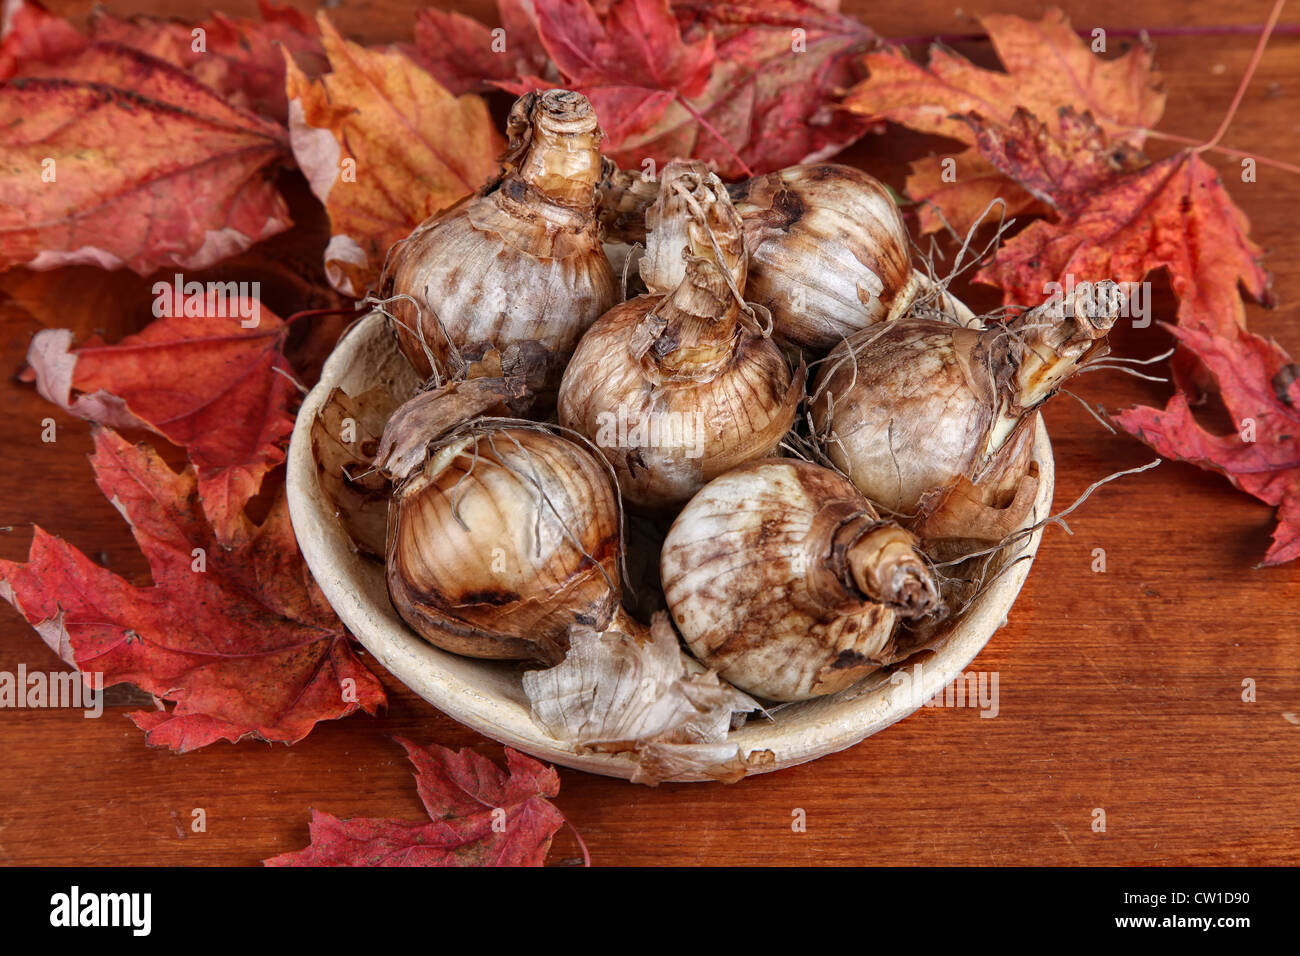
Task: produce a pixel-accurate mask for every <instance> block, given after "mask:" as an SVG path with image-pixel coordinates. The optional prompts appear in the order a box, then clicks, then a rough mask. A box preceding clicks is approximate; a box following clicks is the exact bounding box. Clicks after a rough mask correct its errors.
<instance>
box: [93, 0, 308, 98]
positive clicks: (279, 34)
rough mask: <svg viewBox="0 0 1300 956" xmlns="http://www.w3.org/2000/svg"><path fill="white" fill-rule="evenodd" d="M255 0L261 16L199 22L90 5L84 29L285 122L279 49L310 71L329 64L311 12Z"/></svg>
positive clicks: (219, 16) (217, 14) (216, 15)
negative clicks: (116, 11)
mask: <svg viewBox="0 0 1300 956" xmlns="http://www.w3.org/2000/svg"><path fill="white" fill-rule="evenodd" d="M257 5H258V9H259V10H260V12H261V19H260V20H251V19H246V18H243V17H229V16H226V15H225V14H223V13H220V12H214V13H213V14H212V16H211V17H210V18H209V19H207V20H202V21H199V22H197V23H188V22H183V21H180V20H160V19H158V18H156V17H148V16H133V17H130V18H125V19H124V18H122V17H118V16H116V15H114V14H113V13H110V12H109V11H107V10H104V9H102V8H96V9H95V10H94V11H93V13H92V14H91V18H90V36H91V37H92V38H93V39H95V40H99V41H103V42H109V43H118V44H121V45H123V46H128V47H133V48H134V49H137V50H140V51H142V52H145V53H148V54H151V55H152V56H156V57H158V58H159V59H161V60H166V61H167V62H168V63H171V64H173V65H175V66H178V67H181V68H183V69H185V70H187V71H188V72H190V73H192V74H193V75H194V76H195V77H196V78H197V79H198V80H200V81H201V82H203V83H205V84H206V85H207V86H209V87H211V88H212V89H214V90H216V91H217V92H218V93H220V94H221V95H223V96H224V97H226V99H227V101H228V102H229V103H231V104H232V105H234V106H242V107H245V108H248V109H252V110H255V111H256V112H259V113H263V114H265V115H267V116H271V117H273V118H274V119H276V120H277V121H279V122H280V123H285V122H287V121H288V108H289V104H288V100H287V99H286V97H285V92H284V54H283V53H281V49H283V50H284V51H285V52H286V53H288V55H290V56H292V57H293V59H294V62H295V63H296V64H297V65H298V67H299V69H301V70H303V71H304V72H306V73H307V74H309V75H312V76H315V75H319V74H320V73H323V72H325V70H326V69H328V67H329V64H328V62H327V61H326V60H325V54H324V51H323V50H322V48H321V43H320V32H319V30H318V29H317V28H316V24H315V21H313V20H312V19H311V17H309V16H307V15H306V14H304V13H302V12H301V11H299V10H295V9H294V8H293V7H287V6H279V5H277V4H274V3H271V2H269V0H258V4H257Z"/></svg>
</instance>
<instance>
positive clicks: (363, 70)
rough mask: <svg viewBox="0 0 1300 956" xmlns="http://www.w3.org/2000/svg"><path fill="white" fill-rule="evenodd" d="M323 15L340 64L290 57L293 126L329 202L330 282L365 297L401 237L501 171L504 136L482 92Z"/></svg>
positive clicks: (332, 54) (300, 155) (299, 149)
mask: <svg viewBox="0 0 1300 956" xmlns="http://www.w3.org/2000/svg"><path fill="white" fill-rule="evenodd" d="M319 22H320V29H321V39H322V43H323V44H324V49H325V52H326V54H327V55H328V57H329V61H330V65H331V68H332V71H331V72H330V73H328V74H326V75H325V76H323V77H320V78H319V79H316V80H313V79H310V78H309V77H307V76H306V75H305V74H304V73H303V72H302V71H301V70H300V69H298V67H297V66H296V65H295V64H293V63H292V62H289V63H288V64H287V75H286V80H285V84H286V90H287V92H288V96H289V101H290V119H289V130H290V135H291V139H292V142H293V152H294V156H295V158H296V159H297V160H298V165H299V166H300V167H301V168H302V171H303V173H304V174H305V175H306V176H307V180H308V182H309V183H310V184H311V188H312V192H313V193H315V195H316V198H317V199H319V200H320V201H321V202H322V203H323V204H324V205H325V208H326V210H327V211H328V212H329V217H330V232H331V238H330V242H329V245H328V246H327V247H326V250H325V271H326V274H327V275H328V277H329V280H330V284H331V285H332V286H333V287H334V288H335V289H337V290H338V291H339V292H341V293H342V294H344V295H348V296H354V297H359V296H361V295H363V294H364V293H365V291H366V289H367V288H369V287H370V286H372V285H373V284H374V282H375V280H376V279H377V278H378V275H379V271H380V269H381V268H382V267H383V263H384V257H385V256H386V255H387V253H388V250H389V248H390V247H391V246H392V245H393V243H395V242H397V241H398V240H399V239H402V238H405V237H406V236H407V235H409V234H410V232H411V230H412V229H414V228H415V227H416V226H418V225H419V224H420V223H421V222H423V221H424V220H425V219H427V218H428V217H429V216H431V215H433V214H434V213H437V212H439V211H440V210H442V209H445V208H447V207H448V206H451V205H453V204H454V203H456V202H457V201H458V200H460V199H461V198H463V197H464V196H466V195H468V194H470V193H471V192H473V191H474V190H476V189H478V188H479V187H481V186H482V185H483V184H484V183H486V182H487V181H488V179H489V178H491V176H492V175H493V174H494V173H496V172H497V169H498V164H497V159H496V158H497V156H498V155H499V154H500V153H501V151H502V150H503V149H504V142H503V140H502V139H501V137H500V135H499V134H498V133H497V131H496V129H495V127H494V126H493V125H492V121H491V117H490V116H489V115H488V110H487V105H486V104H485V103H484V102H483V100H482V99H481V98H479V97H477V96H472V95H464V96H460V97H457V96H453V95H452V94H451V93H449V92H448V91H447V90H446V89H444V88H443V87H442V86H440V85H439V84H438V81H437V80H435V79H434V78H433V77H432V76H431V75H430V74H429V73H427V72H426V71H425V70H423V69H421V68H420V67H419V66H417V65H416V64H415V63H414V62H413V61H412V60H411V59H409V58H408V57H407V56H405V55H404V54H402V53H401V52H398V51H392V52H378V51H374V50H367V49H366V48H365V47H362V46H359V45H357V44H355V43H351V42H349V41H347V40H345V39H343V37H342V36H340V35H339V34H338V32H337V31H336V30H335V29H334V27H333V26H332V25H331V24H330V22H329V20H327V19H326V18H325V17H324V16H323V15H322V16H321V17H320V19H319Z"/></svg>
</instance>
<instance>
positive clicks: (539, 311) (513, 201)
mask: <svg viewBox="0 0 1300 956" xmlns="http://www.w3.org/2000/svg"><path fill="white" fill-rule="evenodd" d="M508 134H509V137H510V146H509V148H508V150H507V152H506V154H505V156H504V157H503V158H502V163H503V169H502V173H501V175H500V176H499V177H498V178H497V179H496V180H495V181H493V182H491V183H489V184H487V185H486V186H485V187H484V188H483V189H482V190H480V191H479V192H478V193H477V194H476V195H474V196H473V197H471V198H470V199H468V200H466V201H464V202H462V203H460V204H459V205H457V206H455V207H453V208H452V209H450V210H448V211H446V212H444V213H441V214H439V215H437V216H434V217H432V218H431V219H429V220H428V221H426V222H424V223H422V224H421V225H420V226H419V227H418V228H416V229H415V231H414V232H412V233H411V235H410V236H409V237H408V238H407V239H405V240H403V241H402V242H400V243H398V244H397V245H395V246H394V247H393V250H392V252H391V253H390V256H389V261H388V263H387V265H386V267H385V270H384V275H383V277H382V279H381V281H380V295H381V297H382V298H383V299H384V300H385V301H386V303H387V304H386V305H385V309H386V310H387V311H388V313H389V314H390V315H391V316H392V318H393V322H392V325H393V329H394V333H395V334H396V336H397V339H398V343H399V345H400V347H401V349H402V352H403V354H404V355H405V356H406V357H407V359H409V360H410V362H411V364H412V365H413V366H414V367H415V368H416V370H417V371H418V372H419V373H420V374H421V375H423V376H425V377H429V376H430V375H432V374H433V371H434V369H435V368H436V369H437V371H438V372H439V374H440V375H441V376H442V377H454V376H456V375H458V374H464V372H465V370H466V367H467V366H468V365H469V364H471V363H473V362H475V361H478V360H480V359H483V358H484V357H485V356H486V355H488V353H490V352H491V351H493V350H495V351H497V352H498V353H502V352H504V351H505V350H506V349H507V348H509V347H510V346H512V345H517V346H519V347H520V348H522V349H524V350H525V351H527V352H531V353H535V355H536V360H537V361H539V362H540V363H542V364H543V365H544V366H545V373H544V375H543V378H544V381H545V383H546V384H545V386H544V387H543V388H542V389H541V393H542V396H543V398H542V404H543V406H544V405H545V404H546V401H547V399H548V396H549V400H550V401H553V399H554V389H555V387H556V386H557V385H558V383H559V378H560V375H561V374H562V372H563V369H564V364H565V363H566V362H567V360H568V358H569V356H570V355H571V354H572V352H573V347H574V345H576V343H577V341H578V338H579V337H580V336H581V334H582V332H583V331H584V330H585V329H586V328H587V327H588V326H590V325H591V323H592V322H593V321H595V319H596V318H597V317H599V316H600V315H601V314H602V313H604V312H606V311H607V310H608V309H609V308H610V307H612V306H613V305H614V303H615V302H616V301H618V291H617V290H618V285H617V281H616V279H615V276H614V273H613V271H612V269H611V268H610V265H609V261H608V260H607V259H606V257H605V253H604V249H603V245H602V242H601V234H600V226H599V223H598V222H597V220H596V212H595V194H596V184H597V182H598V181H599V179H600V175H601V168H602V160H601V155H600V139H601V132H600V128H599V127H598V126H597V123H596V115H595V113H594V112H593V111H592V109H591V104H590V103H588V102H587V99H586V97H584V96H582V95H581V94H579V93H574V92H571V91H568V90H548V91H546V92H544V93H530V94H528V95H526V96H524V97H521V98H520V99H519V100H518V101H517V102H516V103H515V106H514V109H513V110H512V112H511V116H510V122H509V128H508Z"/></svg>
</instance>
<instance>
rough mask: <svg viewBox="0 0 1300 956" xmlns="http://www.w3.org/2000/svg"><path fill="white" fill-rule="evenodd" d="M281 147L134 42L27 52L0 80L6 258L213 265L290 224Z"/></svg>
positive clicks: (0, 229)
mask: <svg viewBox="0 0 1300 956" xmlns="http://www.w3.org/2000/svg"><path fill="white" fill-rule="evenodd" d="M9 39H13V37H12V35H11V36H10V37H9ZM6 42H8V40H7V41H6ZM287 147H288V143H287V141H286V139H285V136H284V132H283V130H281V129H279V128H278V127H276V126H275V125H274V124H272V123H269V122H267V121H266V120H263V119H260V118H259V117H257V116H255V115H254V114H252V113H250V112H247V111H246V110H241V109H238V108H236V107H233V106H230V105H229V104H228V103H226V102H225V101H224V100H223V99H222V98H221V96H220V95H218V94H217V93H216V92H214V91H213V90H211V89H210V88H208V87H207V86H204V85H203V84H202V83H200V82H199V81H198V80H196V79H195V78H194V77H192V76H191V75H189V74H188V73H186V72H184V71H183V70H180V69H178V68H177V67H175V66H172V65H171V64H168V63H165V62H164V61H162V60H158V59H156V58H154V57H151V56H148V55H147V54H144V53H141V52H139V51H136V50H132V49H130V48H128V47H123V46H118V45H114V44H106V43H94V44H90V45H88V46H86V47H85V48H84V49H81V50H79V51H76V52H73V53H70V54H68V55H66V56H62V57H59V58H56V59H54V60H53V61H50V62H44V61H41V62H31V63H27V64H25V65H24V66H23V69H22V75H21V76H16V77H13V78H12V79H9V80H8V81H7V82H5V83H3V84H0V169H4V170H6V173H5V174H4V179H3V181H4V191H5V199H6V202H5V204H4V205H3V206H0V268H8V267H9V266H13V265H26V266H28V267H29V268H32V269H37V270H44V269H54V268H58V267H59V266H64V265H70V264H76V263H89V264H93V265H97V266H99V267H101V268H106V269H117V268H129V269H132V270H134V271H135V272H137V273H139V274H141V275H148V274H149V273H151V272H153V271H154V270H156V269H158V268H160V267H164V266H177V267H181V268H185V269H196V270H197V269H202V268H205V267H207V266H209V265H211V264H213V263H215V262H217V261H219V260H221V259H223V258H226V257H227V256H230V255H233V254H235V253H237V252H240V251H242V250H243V249H246V248H247V247H248V246H250V245H252V244H253V243H255V242H258V241H259V240H262V239H265V238H267V237H268V236H272V235H275V234H276V233H278V232H281V231H283V230H284V229H287V228H288V227H289V226H290V224H291V223H290V221H289V215H288V207H287V206H286V204H285V202H284V199H283V198H282V197H281V196H280V195H279V194H278V193H277V192H276V190H275V186H274V184H273V183H272V181H271V173H272V171H273V169H274V167H275V166H277V165H278V164H279V162H280V161H281V160H282V159H283V158H285V157H286V156H287Z"/></svg>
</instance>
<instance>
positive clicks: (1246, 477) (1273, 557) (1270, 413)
mask: <svg viewBox="0 0 1300 956" xmlns="http://www.w3.org/2000/svg"><path fill="white" fill-rule="evenodd" d="M1169 331H1170V333H1171V334H1173V335H1174V336H1175V337H1176V338H1177V339H1178V341H1179V342H1180V343H1181V344H1182V345H1183V346H1184V347H1185V348H1187V349H1188V350H1189V351H1190V352H1191V353H1192V354H1193V355H1195V356H1196V357H1197V358H1198V359H1199V360H1200V361H1201V362H1202V363H1203V364H1204V365H1205V367H1206V368H1207V369H1208V370H1209V371H1210V373H1211V375H1213V377H1214V380H1215V382H1216V383H1217V385H1218V391H1219V395H1220V397H1221V398H1222V400H1223V405H1224V407H1225V408H1226V409H1227V411H1228V414H1229V415H1231V416H1232V420H1233V422H1234V423H1235V424H1236V425H1237V428H1238V431H1237V432H1236V433H1233V434H1229V435H1218V434H1215V433H1213V432H1211V431H1209V430H1207V429H1206V428H1205V427H1204V426H1202V425H1201V424H1200V423H1199V422H1198V421H1197V420H1196V417H1195V416H1194V415H1193V413H1192V409H1191V406H1190V405H1189V403H1188V401H1187V396H1186V395H1185V394H1184V393H1182V392H1181V391H1180V392H1177V393H1175V394H1174V396H1173V397H1172V398H1170V399H1169V403H1168V404H1167V405H1166V406H1165V408H1164V409H1163V410H1161V409H1156V408H1145V407H1136V408H1130V409H1128V410H1126V411H1123V412H1120V413H1119V414H1117V415H1115V416H1114V419H1115V421H1116V422H1117V423H1118V424H1120V425H1121V426H1122V427H1124V428H1125V429H1126V430H1128V431H1129V432H1132V433H1133V434H1134V435H1136V436H1137V437H1138V438H1140V439H1141V440H1142V441H1144V442H1146V443H1147V444H1148V445H1150V446H1151V447H1152V448H1154V449H1156V450H1157V451H1158V452H1159V453H1160V454H1161V455H1164V456H1167V457H1169V458H1178V459H1181V460H1182V461H1187V462H1191V463H1192V464H1194V465H1197V466H1199V467H1201V468H1209V469H1212V470H1214V471H1218V472H1220V473H1222V474H1223V475H1224V476H1226V477H1227V479H1228V480H1229V481H1231V482H1232V483H1233V484H1234V485H1235V486H1236V487H1238V488H1240V489H1241V490H1242V491H1245V492H1247V493H1249V494H1252V495H1254V496H1255V497H1256V498H1258V499H1260V500H1261V501H1263V502H1266V503H1267V504H1270V505H1274V506H1276V507H1277V509H1278V512H1277V520H1278V524H1277V528H1276V529H1275V530H1274V532H1273V544H1272V547H1271V548H1269V551H1268V554H1267V555H1266V556H1265V557H1264V564H1266V565H1270V564H1282V563H1283V562H1286V561H1293V560H1295V559H1296V558H1300V366H1298V365H1296V364H1295V363H1294V362H1292V361H1291V358H1290V356H1288V355H1287V354H1286V352H1284V351H1283V350H1282V349H1281V347H1280V346H1278V345H1277V343H1275V342H1272V341H1269V340H1267V339H1263V338H1261V337H1260V336H1258V335H1253V334H1251V333H1249V332H1244V331H1242V332H1236V333H1235V334H1232V335H1231V336H1226V337H1225V336H1223V335H1218V334H1215V333H1214V332H1212V331H1209V330H1205V329H1198V328H1170V330H1169Z"/></svg>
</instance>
